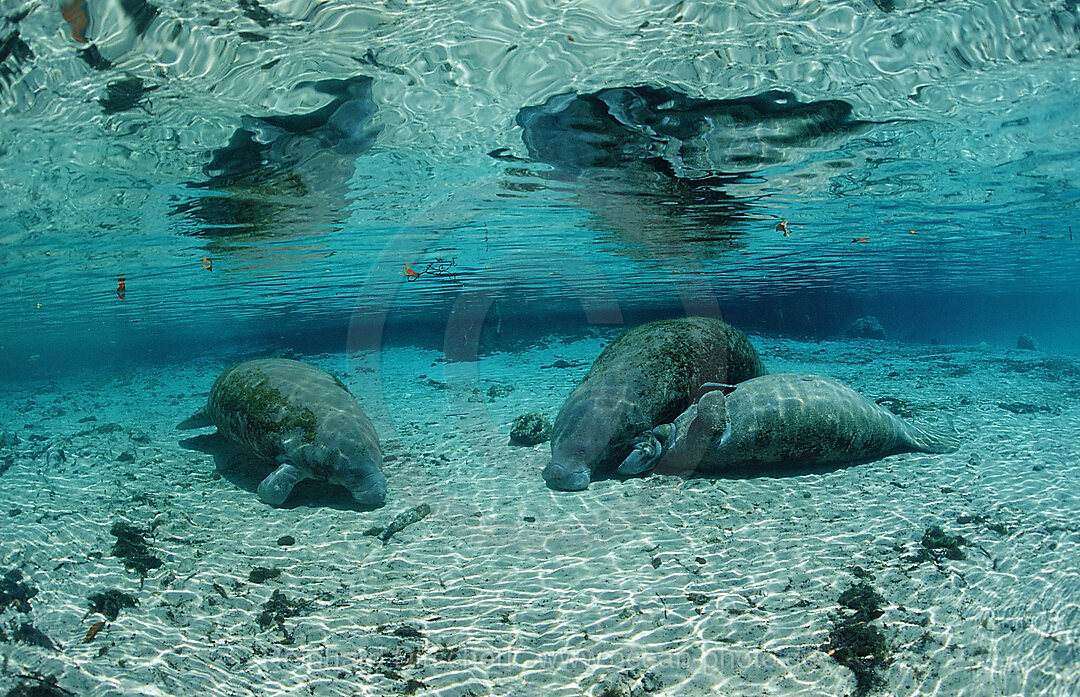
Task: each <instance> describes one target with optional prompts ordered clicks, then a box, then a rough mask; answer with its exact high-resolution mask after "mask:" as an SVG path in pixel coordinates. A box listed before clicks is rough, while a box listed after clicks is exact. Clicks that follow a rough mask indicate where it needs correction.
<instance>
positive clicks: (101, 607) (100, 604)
mask: <svg viewBox="0 0 1080 697" xmlns="http://www.w3.org/2000/svg"><path fill="white" fill-rule="evenodd" d="M86 599H87V600H88V601H89V603H90V605H89V608H90V612H100V613H101V614H102V615H105V618H106V619H108V620H110V621H115V620H116V618H117V617H119V616H120V610H122V609H123V608H125V607H135V606H136V605H138V604H139V601H138V600H136V599H135V598H134V597H133V596H130V595H128V594H127V593H124V592H123V591H121V590H119V589H116V588H110V589H108V590H106V591H104V592H102V593H92V594H91V595H88V596H87V597H86Z"/></svg>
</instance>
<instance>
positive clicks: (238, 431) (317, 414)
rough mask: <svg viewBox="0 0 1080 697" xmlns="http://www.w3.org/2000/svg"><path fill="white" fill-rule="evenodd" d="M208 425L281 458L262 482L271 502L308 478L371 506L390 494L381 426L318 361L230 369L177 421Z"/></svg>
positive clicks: (274, 361) (272, 361) (266, 456)
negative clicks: (189, 414)
mask: <svg viewBox="0 0 1080 697" xmlns="http://www.w3.org/2000/svg"><path fill="white" fill-rule="evenodd" d="M202 426H217V429H218V434H220V435H221V436H223V437H224V438H225V439H226V440H227V441H229V442H231V443H232V444H233V445H235V446H238V447H240V448H241V449H242V450H244V451H245V452H249V453H252V454H254V455H256V456H257V457H259V458H261V459H263V460H266V461H268V462H272V463H274V464H277V465H278V467H277V469H275V470H274V471H273V472H272V473H271V474H270V475H269V476H267V477H266V479H264V480H263V481H262V483H261V484H259V498H261V499H262V500H263V501H265V502H266V503H269V504H273V505H280V504H281V503H283V502H284V501H285V499H286V498H288V496H289V493H290V492H291V491H292V488H293V486H295V485H296V483H297V482H299V481H300V480H301V479H307V478H309V477H311V478H314V479H323V480H326V481H328V482H330V483H331V484H340V485H341V486H343V487H345V488H346V489H348V490H349V492H350V493H352V495H353V498H354V499H356V501H357V502H358V503H360V504H362V505H364V506H381V505H383V503H384V502H385V500H386V479H385V478H384V477H383V473H382V450H381V449H380V447H379V438H378V435H377V434H376V433H375V428H374V427H373V426H372V425H371V421H370V420H368V417H367V415H365V414H364V412H363V410H361V409H360V405H359V404H357V403H356V399H355V398H353V396H352V394H351V393H350V392H349V390H348V389H347V388H346V387H345V385H343V384H342V383H341V382H340V381H339V380H338V379H337V378H335V377H333V376H332V375H330V374H329V373H326V372H324V371H322V370H320V369H318V368H316V367H315V366H312V365H308V364H307V363H301V362H300V361H290V360H285V359H281V358H267V359H260V360H253V361H246V362H244V363H240V364H239V365H235V366H233V367H231V368H229V369H228V370H226V371H225V372H223V373H222V374H221V375H220V376H219V377H218V379H217V380H215V381H214V384H213V386H212V387H211V388H210V397H209V398H208V399H207V401H206V406H205V407H203V408H202V409H201V410H199V412H197V413H196V414H195V415H194V416H192V417H191V418H189V419H187V420H186V421H184V422H183V423H181V424H180V425H179V426H178V428H199V427H202Z"/></svg>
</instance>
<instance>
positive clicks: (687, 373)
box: [543, 317, 765, 491]
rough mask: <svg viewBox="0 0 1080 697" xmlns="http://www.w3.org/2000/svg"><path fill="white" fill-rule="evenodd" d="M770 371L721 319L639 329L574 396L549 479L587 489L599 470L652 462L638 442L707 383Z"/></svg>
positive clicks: (556, 435)
mask: <svg viewBox="0 0 1080 697" xmlns="http://www.w3.org/2000/svg"><path fill="white" fill-rule="evenodd" d="M764 373H765V367H764V366H763V365H762V363H761V359H760V358H759V357H758V354H757V351H755V350H754V347H753V346H752V345H751V344H750V341H749V340H748V339H747V338H746V335H744V334H743V333H742V332H740V331H739V330H738V329H735V328H734V327H732V326H730V325H728V324H725V323H724V322H721V321H719V320H716V319H709V318H706V317H687V318H683V319H674V320H664V321H661V322H650V323H649V324H643V325H641V326H640V327H636V328H634V329H631V330H629V331H627V332H626V333H624V334H622V335H621V336H619V338H617V339H616V340H615V341H614V342H612V343H611V345H610V346H608V347H607V348H606V349H604V351H603V352H602V353H601V354H600V356H599V357H598V358H597V359H596V362H594V363H593V365H592V368H590V369H589V372H588V373H587V374H586V375H585V377H584V379H582V381H581V383H580V384H578V386H577V387H575V388H574V391H573V392H571V393H570V396H569V397H567V399H566V402H565V403H564V404H563V406H562V409H561V410H560V411H559V415H558V416H557V417H556V419H555V425H554V426H553V428H552V432H551V463H550V464H549V465H548V466H547V467H546V468H544V473H543V474H544V479H545V480H546V481H547V483H548V486H550V487H552V488H553V489H562V490H565V491H580V490H582V489H585V488H586V487H588V486H589V481H590V480H591V479H592V476H593V474H594V473H595V472H597V471H602V470H604V469H611V468H613V467H614V466H615V465H617V464H618V463H620V462H622V461H623V460H624V459H626V458H627V457H631V458H634V460H635V463H636V466H640V467H644V466H646V464H643V463H641V462H639V460H641V455H642V453H643V450H642V449H641V448H635V445H636V444H637V442H638V441H639V440H640V439H641V438H642V437H643V434H644V436H645V437H646V438H652V435H651V430H652V428H653V427H654V426H657V425H658V424H662V423H664V422H669V421H671V420H673V419H674V418H675V417H676V416H677V415H678V414H679V413H680V412H682V411H683V410H685V409H686V408H687V407H688V406H689V405H690V403H691V397H692V396H693V395H694V394H695V393H696V392H697V391H698V390H699V388H700V387H701V386H702V385H703V384H704V383H709V382H723V383H737V382H741V381H743V380H746V379H748V378H752V377H756V376H758V375H762V374H764ZM656 454H657V455H658V454H659V452H658V451H657V452H656Z"/></svg>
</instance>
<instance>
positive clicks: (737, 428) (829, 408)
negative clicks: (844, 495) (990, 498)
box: [621, 373, 959, 474]
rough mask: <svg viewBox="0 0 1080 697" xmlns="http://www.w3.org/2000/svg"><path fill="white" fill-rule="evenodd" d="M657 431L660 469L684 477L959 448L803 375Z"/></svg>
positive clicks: (712, 401) (740, 393)
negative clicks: (661, 449)
mask: <svg viewBox="0 0 1080 697" xmlns="http://www.w3.org/2000/svg"><path fill="white" fill-rule="evenodd" d="M708 387H709V386H706V388H705V389H708ZM717 387H721V386H717ZM654 432H655V433H656V434H657V436H658V437H659V439H660V440H662V441H663V442H664V443H663V454H662V456H661V457H660V458H659V464H658V465H657V469H658V470H660V471H663V472H673V473H683V474H686V473H691V472H693V473H697V474H715V473H722V472H725V471H732V470H736V469H746V468H747V467H753V466H759V465H765V466H789V465H803V466H805V465H844V464H854V463H857V462H869V461H871V460H877V459H879V458H882V457H885V456H887V455H893V454H895V453H903V452H924V453H944V452H950V451H952V450H955V449H956V447H957V445H958V443H959V441H958V438H957V437H956V435H955V434H952V433H942V432H937V431H934V430H931V429H928V428H923V427H919V426H916V425H914V424H910V423H908V422H906V421H904V420H903V419H901V418H900V417H898V416H896V415H895V414H893V413H892V412H891V411H889V410H888V409H885V408H884V407H882V406H881V405H879V404H876V403H874V402H872V401H870V400H869V399H867V398H866V397H864V396H862V395H861V394H859V393H858V392H856V391H855V390H853V389H851V388H850V387H847V386H846V385H843V384H841V383H839V382H837V381H835V380H830V379H829V378H825V377H822V376H820V375H807V374H803V373H776V374H773V375H765V376H762V377H758V378H754V379H753V380H747V381H746V382H743V383H740V384H738V385H735V388H734V390H733V391H732V392H731V393H730V394H728V395H726V396H725V395H724V393H723V392H722V391H720V389H717V390H714V391H708V392H705V393H704V394H703V395H702V396H701V398H700V399H699V400H698V402H697V403H696V404H693V405H692V406H690V408H688V409H687V410H686V411H685V412H683V413H682V414H680V415H679V417H678V418H677V419H675V422H674V424H665V425H662V426H659V427H657V428H656V429H654ZM621 469H622V473H623V474H632V473H636V471H637V470H636V469H634V468H631V467H629V466H627V467H623V468H621Z"/></svg>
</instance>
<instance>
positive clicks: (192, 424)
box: [176, 407, 214, 431]
mask: <svg viewBox="0 0 1080 697" xmlns="http://www.w3.org/2000/svg"><path fill="white" fill-rule="evenodd" d="M213 425H214V421H213V419H211V418H210V414H208V413H207V412H206V407H203V408H202V409H200V410H198V411H197V412H195V413H194V414H192V415H191V416H189V417H187V418H186V419H184V420H183V421H181V422H180V423H178V424H176V428H177V429H179V430H181V431H187V430H190V429H193V428H206V427H207V426H213Z"/></svg>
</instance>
